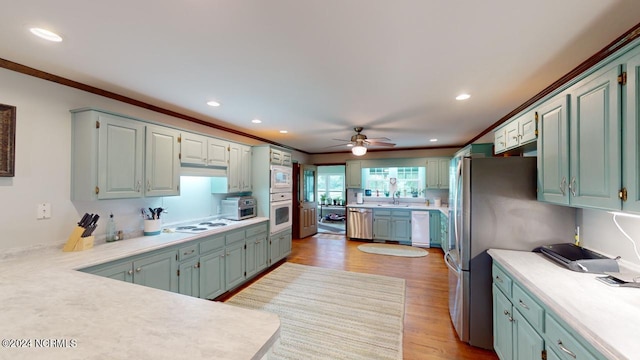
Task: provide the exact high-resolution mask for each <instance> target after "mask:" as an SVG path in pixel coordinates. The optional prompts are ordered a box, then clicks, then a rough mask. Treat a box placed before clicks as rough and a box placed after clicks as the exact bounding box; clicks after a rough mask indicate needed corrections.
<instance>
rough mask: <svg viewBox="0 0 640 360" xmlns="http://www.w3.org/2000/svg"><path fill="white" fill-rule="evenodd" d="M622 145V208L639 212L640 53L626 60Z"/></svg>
mask: <svg viewBox="0 0 640 360" xmlns="http://www.w3.org/2000/svg"><path fill="white" fill-rule="evenodd" d="M626 96H627V97H626V101H625V104H626V110H627V116H626V117H625V120H624V121H625V131H624V137H625V138H624V146H623V148H622V151H623V158H624V174H623V175H624V179H623V180H624V182H623V185H624V187H625V188H626V189H627V201H625V202H623V203H622V209H623V210H628V211H635V212H640V54H639V55H636V56H634V57H632V58H631V59H629V61H628V62H627V95H626Z"/></svg>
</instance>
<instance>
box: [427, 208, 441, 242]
mask: <svg viewBox="0 0 640 360" xmlns="http://www.w3.org/2000/svg"><path fill="white" fill-rule="evenodd" d="M440 216H441V214H440V211H429V247H438V248H439V247H442V237H441V231H440V226H441V224H440Z"/></svg>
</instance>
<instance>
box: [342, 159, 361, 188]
mask: <svg viewBox="0 0 640 360" xmlns="http://www.w3.org/2000/svg"><path fill="white" fill-rule="evenodd" d="M345 171H346V187H347V188H350V189H361V188H362V163H361V162H360V161H347V162H346V167H345Z"/></svg>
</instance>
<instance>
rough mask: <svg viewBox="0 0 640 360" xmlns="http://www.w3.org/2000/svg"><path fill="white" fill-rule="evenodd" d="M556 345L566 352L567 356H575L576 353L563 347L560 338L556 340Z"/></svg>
mask: <svg viewBox="0 0 640 360" xmlns="http://www.w3.org/2000/svg"><path fill="white" fill-rule="evenodd" d="M558 347H559V348H560V350H562V352H564V353H565V354H568V355H569V356H571V357H572V358H574V359H575V358H576V354H575V353H574V352H573V351H571V350H569V349H567V348H566V347H564V345H563V344H562V340H558Z"/></svg>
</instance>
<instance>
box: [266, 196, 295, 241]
mask: <svg viewBox="0 0 640 360" xmlns="http://www.w3.org/2000/svg"><path fill="white" fill-rule="evenodd" d="M292 211H293V200H292V195H291V193H276V194H271V202H270V205H269V225H270V226H269V232H270V233H271V234H275V233H277V232H279V231H282V230H285V229H287V228H289V227H291V224H292V219H293V212H292Z"/></svg>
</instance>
